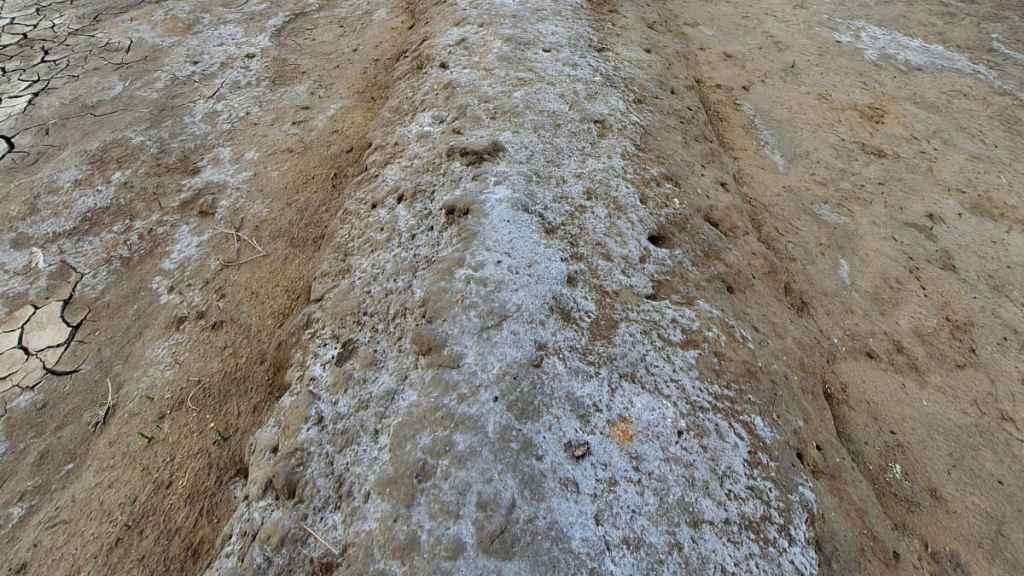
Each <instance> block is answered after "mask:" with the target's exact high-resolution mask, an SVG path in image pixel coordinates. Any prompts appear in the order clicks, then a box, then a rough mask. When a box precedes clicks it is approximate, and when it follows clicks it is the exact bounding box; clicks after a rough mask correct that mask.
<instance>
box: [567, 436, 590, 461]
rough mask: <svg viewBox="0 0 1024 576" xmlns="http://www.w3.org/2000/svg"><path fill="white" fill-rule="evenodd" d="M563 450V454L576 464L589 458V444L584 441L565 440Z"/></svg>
mask: <svg viewBox="0 0 1024 576" xmlns="http://www.w3.org/2000/svg"><path fill="white" fill-rule="evenodd" d="M564 448H565V453H566V454H568V455H569V456H571V457H572V458H573V459H574V460H576V461H577V462H579V461H580V460H583V459H584V458H586V457H587V456H590V442H587V441H586V440H567V441H566V442H565V446H564Z"/></svg>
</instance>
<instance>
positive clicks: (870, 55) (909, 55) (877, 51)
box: [832, 19, 1007, 88]
mask: <svg viewBox="0 0 1024 576" xmlns="http://www.w3.org/2000/svg"><path fill="white" fill-rule="evenodd" d="M832 20H833V21H834V22H836V24H837V25H838V26H839V28H840V29H839V30H837V31H834V32H833V33H832V35H833V36H834V37H835V39H836V40H839V41H840V42H843V43H844V44H848V43H853V44H856V46H857V47H859V48H860V49H861V50H863V51H864V57H865V58H867V59H868V60H870V61H872V62H876V61H878V60H879V59H881V58H882V57H889V58H892V59H893V60H895V61H897V62H899V63H903V64H908V65H910V66H913V67H916V68H921V69H924V70H929V69H931V70H951V71H955V72H960V73H962V74H971V75H974V76H978V77H979V78H982V79H984V80H987V81H988V82H990V83H991V84H992V85H994V86H997V87H999V88H1007V86H1006V85H1005V84H1004V83H1003V82H1000V81H999V80H998V79H997V78H996V75H995V73H994V72H993V71H992V70H990V69H988V68H986V67H985V66H982V65H981V64H975V63H974V62H971V61H970V60H969V59H968V58H967V57H966V56H964V55H962V54H959V53H957V52H953V51H952V50H948V49H947V48H946V47H945V46H942V45H940V44H930V43H928V42H925V41H924V40H921V39H919V38H914V37H912V36H904V35H903V34H900V33H899V32H895V31H893V30H887V29H885V28H882V27H879V26H875V25H874V24H868V23H867V22H861V21H859V20H841V19H832Z"/></svg>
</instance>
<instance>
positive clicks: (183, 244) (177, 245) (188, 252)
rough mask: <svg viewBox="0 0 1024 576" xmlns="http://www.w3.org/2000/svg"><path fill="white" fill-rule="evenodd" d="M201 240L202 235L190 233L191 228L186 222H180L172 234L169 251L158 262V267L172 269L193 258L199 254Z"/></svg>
mask: <svg viewBox="0 0 1024 576" xmlns="http://www.w3.org/2000/svg"><path fill="white" fill-rule="evenodd" d="M202 240H203V238H202V237H199V236H196V235H194V234H193V233H192V228H191V227H190V226H189V225H188V224H182V225H181V226H179V227H178V231H177V232H176V233H175V235H174V243H173V244H171V248H170V253H169V254H168V255H167V257H166V258H164V260H163V262H161V263H160V267H161V268H163V269H164V270H174V269H176V268H177V267H178V266H180V265H181V264H182V263H184V262H187V261H190V260H192V259H194V258H195V257H196V256H198V255H199V247H200V245H201V243H202Z"/></svg>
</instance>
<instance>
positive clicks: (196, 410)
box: [185, 378, 206, 412]
mask: <svg viewBox="0 0 1024 576" xmlns="http://www.w3.org/2000/svg"><path fill="white" fill-rule="evenodd" d="M196 380H198V381H199V385H198V386H196V387H195V388H193V389H192V391H191V392H189V393H188V397H187V398H185V403H186V404H188V407H189V408H191V409H192V411H193V412H199V407H198V406H196V405H195V404H193V403H192V395H193V394H195V393H196V392H197V391H199V389H200V388H202V387H203V386H205V385H206V383H205V382H203V381H202V380H201V379H199V378H189V382H192V381H196Z"/></svg>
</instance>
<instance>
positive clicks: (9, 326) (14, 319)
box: [0, 304, 36, 332]
mask: <svg viewBox="0 0 1024 576" xmlns="http://www.w3.org/2000/svg"><path fill="white" fill-rule="evenodd" d="M35 311H36V309H35V308H33V307H31V306H29V305H28V304H26V305H24V306H22V307H21V308H18V309H17V310H15V311H14V312H11V313H10V314H8V315H7V317H6V318H4V319H3V322H0V332H10V331H12V330H17V329H18V328H21V327H22V326H23V325H24V324H25V322H26V321H27V320H28V319H29V318H31V317H32V313H33V312H35Z"/></svg>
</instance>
